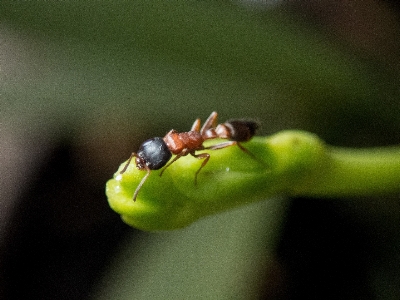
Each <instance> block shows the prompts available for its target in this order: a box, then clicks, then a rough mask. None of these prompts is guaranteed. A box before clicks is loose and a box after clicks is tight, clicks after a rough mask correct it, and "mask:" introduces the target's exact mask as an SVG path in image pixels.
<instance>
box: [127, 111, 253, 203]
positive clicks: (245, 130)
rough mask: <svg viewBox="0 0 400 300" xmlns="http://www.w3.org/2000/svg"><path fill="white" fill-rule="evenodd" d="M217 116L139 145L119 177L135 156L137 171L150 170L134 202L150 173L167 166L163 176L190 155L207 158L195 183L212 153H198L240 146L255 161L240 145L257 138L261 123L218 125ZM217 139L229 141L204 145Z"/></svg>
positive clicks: (241, 122)
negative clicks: (172, 157) (171, 166)
mask: <svg viewBox="0 0 400 300" xmlns="http://www.w3.org/2000/svg"><path fill="white" fill-rule="evenodd" d="M217 117H218V114H217V113H216V112H215V111H214V112H212V113H211V115H210V116H209V117H208V119H207V120H206V121H205V123H204V124H203V126H202V127H201V128H200V126H201V122H200V119H196V121H194V123H193V126H192V128H191V129H190V131H188V132H177V131H176V130H174V129H172V130H171V131H170V132H168V133H167V134H166V135H165V136H164V137H163V138H161V137H154V138H151V139H148V140H146V141H144V142H143V143H142V144H141V145H140V147H139V150H138V151H137V152H133V153H132V155H131V156H130V157H129V159H128V161H127V163H126V165H125V167H124V168H123V169H122V170H121V172H120V174H123V173H124V172H125V171H126V169H127V168H128V166H129V164H130V162H131V160H132V158H133V157H135V162H136V168H137V169H138V170H146V171H147V174H146V175H145V176H144V177H143V178H142V180H141V181H140V183H139V185H138V186H137V188H136V190H135V193H134V194H133V201H136V197H137V195H138V193H139V190H140V189H141V187H142V186H143V184H144V182H145V181H146V180H147V178H148V177H149V175H150V172H151V170H158V169H161V168H162V167H164V168H163V169H162V170H161V173H160V176H161V175H162V173H163V172H164V171H165V169H166V168H168V167H169V166H170V165H171V164H172V163H174V162H175V161H177V160H178V159H179V158H181V157H182V156H186V155H188V154H190V155H192V156H193V157H195V158H198V159H204V160H203V162H202V164H201V166H200V168H199V169H198V170H197V171H196V173H195V179H194V180H195V184H196V183H197V175H198V174H199V172H200V171H201V169H202V168H203V167H204V166H205V165H206V164H207V162H208V160H209V159H210V154H208V153H201V154H196V151H199V150H217V149H222V148H226V147H229V146H233V145H238V147H239V148H240V149H241V150H242V151H244V152H246V153H247V154H248V155H250V156H251V157H253V158H255V156H254V155H253V154H252V153H251V152H249V151H248V150H247V149H246V148H244V147H243V146H242V145H241V144H240V143H241V142H247V141H249V140H250V139H251V138H252V137H253V136H254V134H255V132H256V130H257V129H258V127H259V124H258V123H257V122H255V121H252V120H240V119H236V120H228V121H226V122H225V123H223V124H218V125H217ZM214 138H221V139H227V140H229V141H227V142H223V143H219V144H216V145H213V146H209V147H204V146H203V143H204V141H206V140H209V139H214ZM172 154H175V155H176V156H175V157H174V159H172V160H171V161H170V162H169V163H168V161H169V160H170V158H171V156H172ZM255 159H256V158H255Z"/></svg>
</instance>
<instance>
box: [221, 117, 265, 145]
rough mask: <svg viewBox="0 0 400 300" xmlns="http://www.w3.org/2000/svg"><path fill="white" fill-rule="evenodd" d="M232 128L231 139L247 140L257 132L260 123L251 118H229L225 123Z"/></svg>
mask: <svg viewBox="0 0 400 300" xmlns="http://www.w3.org/2000/svg"><path fill="white" fill-rule="evenodd" d="M224 125H225V126H227V127H228V128H229V129H230V134H231V136H230V137H229V139H230V140H232V141H236V142H247V141H249V140H250V139H251V138H252V137H253V136H254V135H255V133H256V130H257V129H258V127H259V124H258V123H257V122H255V121H251V120H228V121H226V122H225V123H224Z"/></svg>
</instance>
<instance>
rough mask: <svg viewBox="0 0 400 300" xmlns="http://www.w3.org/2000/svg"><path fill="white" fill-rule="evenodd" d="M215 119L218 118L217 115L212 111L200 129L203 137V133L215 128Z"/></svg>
mask: <svg viewBox="0 0 400 300" xmlns="http://www.w3.org/2000/svg"><path fill="white" fill-rule="evenodd" d="M217 118H218V113H217V112H215V111H213V112H212V113H211V115H210V116H209V117H208V118H207V120H206V121H205V122H204V124H203V127H201V129H200V134H201V135H204V133H205V132H206V131H207V130H208V129H210V128H215V126H217Z"/></svg>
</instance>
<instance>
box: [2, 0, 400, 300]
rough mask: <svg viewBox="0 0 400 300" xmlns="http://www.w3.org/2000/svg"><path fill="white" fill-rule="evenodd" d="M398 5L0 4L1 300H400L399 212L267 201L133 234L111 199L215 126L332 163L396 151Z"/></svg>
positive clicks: (350, 203) (353, 204)
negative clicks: (291, 132) (157, 149)
mask: <svg viewBox="0 0 400 300" xmlns="http://www.w3.org/2000/svg"><path fill="white" fill-rule="evenodd" d="M399 16H400V13H399V7H398V4H397V3H396V2H394V1H393V2H390V1H373V0H368V1H359V0H358V1H351V2H348V1H335V2H332V3H331V2H330V1H300V0H298V1H287V2H286V1H79V2H78V1H2V2H1V4H0V18H1V22H0V118H1V119H0V133H1V139H0V140H1V141H0V149H1V150H0V151H1V153H0V168H1V169H2V171H3V174H5V176H4V175H3V178H2V180H1V182H0V185H1V186H0V189H1V199H0V200H1V202H2V207H3V209H2V212H1V213H2V218H1V219H2V222H1V227H0V234H1V244H0V247H1V248H0V250H1V261H0V264H1V265H0V267H1V268H0V269H1V270H2V272H1V274H0V279H1V280H0V282H1V291H0V292H1V295H0V296H3V297H4V299H24V298H27V295H29V298H30V299H88V298H91V299H110V298H111V299H263V298H266V299H296V298H300V297H303V298H304V297H306V298H308V299H310V298H311V299H314V298H315V299H320V298H324V299H330V298H332V299H333V298H336V299H337V298H340V299H360V298H362V299H398V298H399V296H400V295H399V292H398V291H399V290H400V284H399V282H400V274H399V271H398V270H397V269H396V268H394V266H396V265H398V264H399V262H400V261H399V255H398V249H399V245H400V237H399V235H398V233H397V228H398V227H397V226H398V225H399V219H400V218H399V217H400V214H399V205H398V198H397V197H388V198H385V199H285V198H279V199H267V200H266V201H263V202H260V203H259V204H256V205H250V206H249V207H246V208H243V209H239V210H235V211H232V212H228V213H225V214H223V215H221V216H214V217H211V218H208V219H205V220H202V221H200V222H198V223H196V224H194V225H193V226H191V227H189V228H186V229H183V230H180V231H174V232H169V233H168V232H166V233H143V232H139V231H137V230H134V229H131V228H127V226H125V225H124V224H123V223H122V222H121V221H120V220H119V218H118V216H116V215H115V214H114V213H113V212H112V211H111V210H110V209H109V208H108V206H107V201H106V198H105V195H104V184H105V182H106V181H107V180H108V179H109V178H111V176H112V174H113V172H115V171H116V170H117V167H118V166H119V164H120V163H122V162H123V161H124V160H125V159H127V158H128V157H129V155H130V153H131V152H132V151H134V150H136V149H137V147H138V146H139V145H140V143H141V142H142V141H143V140H145V139H146V138H149V137H153V136H163V135H164V134H165V133H166V132H167V131H169V130H170V129H171V128H174V129H176V130H180V131H185V130H188V129H189V128H190V126H191V124H192V122H193V121H194V119H196V118H198V117H200V118H202V119H205V118H206V117H207V116H208V115H209V114H210V113H211V111H214V110H215V111H217V112H218V113H219V116H220V118H221V121H224V120H226V119H229V118H241V117H251V118H254V119H257V120H259V121H260V122H261V123H262V128H261V131H260V134H270V133H273V132H275V131H278V130H281V129H289V128H300V129H304V130H309V131H312V132H314V133H317V134H318V135H320V137H321V138H323V139H325V140H326V141H327V142H328V143H330V144H333V145H338V146H353V147H362V146H384V145H389V144H397V143H398V141H399V139H400V134H399V132H400V130H399V129H400V119H399V115H400V112H399V104H398V99H399V96H400V88H399V87H400V85H399V83H400V81H399V79H400V39H399V38H398V37H399V33H400V25H399Z"/></svg>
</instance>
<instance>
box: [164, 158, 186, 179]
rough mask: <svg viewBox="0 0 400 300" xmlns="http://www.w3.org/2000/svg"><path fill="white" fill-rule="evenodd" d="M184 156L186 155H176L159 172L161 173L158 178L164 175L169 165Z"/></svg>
mask: <svg viewBox="0 0 400 300" xmlns="http://www.w3.org/2000/svg"><path fill="white" fill-rule="evenodd" d="M184 155H186V153H185V154H177V155H176V156H175V157H174V159H173V160H171V161H170V162H169V163H167V164H166V165H165V167H164V168H163V169H162V170H161V172H160V177H161V175H162V174H163V173H164V171H165V169H166V168H168V167H169V166H170V165H172V164H173V163H174V162H176V161H177V160H178V159H179V158H181V157H182V156H184Z"/></svg>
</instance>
